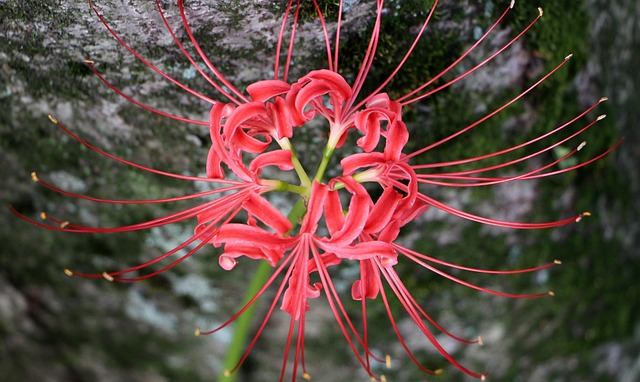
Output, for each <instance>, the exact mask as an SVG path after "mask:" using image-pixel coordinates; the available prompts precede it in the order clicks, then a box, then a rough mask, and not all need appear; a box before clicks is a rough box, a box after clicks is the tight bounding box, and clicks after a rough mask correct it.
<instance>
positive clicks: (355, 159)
mask: <svg viewBox="0 0 640 382" xmlns="http://www.w3.org/2000/svg"><path fill="white" fill-rule="evenodd" d="M382 163H385V160H384V154H382V153H378V152H373V153H358V154H352V155H349V156H348V157H346V158H343V159H342V160H341V161H340V164H341V165H342V175H343V176H349V175H353V174H354V173H355V172H356V171H358V170H359V169H361V168H366V167H372V166H375V165H377V164H382Z"/></svg>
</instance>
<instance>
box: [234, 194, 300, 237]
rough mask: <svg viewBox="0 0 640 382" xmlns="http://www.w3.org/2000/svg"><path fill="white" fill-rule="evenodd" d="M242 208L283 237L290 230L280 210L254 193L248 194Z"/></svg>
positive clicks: (289, 224)
mask: <svg viewBox="0 0 640 382" xmlns="http://www.w3.org/2000/svg"><path fill="white" fill-rule="evenodd" d="M242 207H243V208H244V209H245V210H246V211H247V212H248V213H249V214H250V215H252V216H255V217H256V218H258V219H260V221H262V222H263V223H264V224H266V225H267V226H268V227H270V228H273V229H274V230H275V231H276V232H277V233H279V234H280V235H284V234H285V233H287V232H288V231H290V230H291V228H292V225H291V222H290V221H289V219H287V218H286V217H285V216H284V215H283V214H282V212H280V210H278V209H277V208H275V207H274V206H273V205H272V204H271V203H269V202H268V201H267V200H266V199H264V198H263V197H261V196H260V195H258V194H257V193H255V192H251V193H249V195H248V197H247V199H246V200H245V201H244V203H243V204H242Z"/></svg>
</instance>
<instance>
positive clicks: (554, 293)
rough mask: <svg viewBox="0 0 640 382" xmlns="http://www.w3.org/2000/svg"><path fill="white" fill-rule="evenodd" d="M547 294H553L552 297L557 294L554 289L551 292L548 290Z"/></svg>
mask: <svg viewBox="0 0 640 382" xmlns="http://www.w3.org/2000/svg"><path fill="white" fill-rule="evenodd" d="M547 294H548V295H549V296H552V297H553V296H555V295H556V292H554V291H552V290H550V291H549V292H547Z"/></svg>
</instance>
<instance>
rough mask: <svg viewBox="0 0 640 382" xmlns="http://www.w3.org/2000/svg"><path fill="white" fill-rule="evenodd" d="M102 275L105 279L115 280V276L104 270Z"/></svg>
mask: <svg viewBox="0 0 640 382" xmlns="http://www.w3.org/2000/svg"><path fill="white" fill-rule="evenodd" d="M102 277H104V279H105V280H107V281H113V280H114V279H113V276H111V275H110V274H108V273H107V272H102Z"/></svg>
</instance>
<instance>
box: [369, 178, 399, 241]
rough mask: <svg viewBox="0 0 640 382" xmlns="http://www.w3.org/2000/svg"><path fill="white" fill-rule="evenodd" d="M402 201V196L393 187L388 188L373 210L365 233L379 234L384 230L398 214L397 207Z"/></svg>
mask: <svg viewBox="0 0 640 382" xmlns="http://www.w3.org/2000/svg"><path fill="white" fill-rule="evenodd" d="M401 199H402V195H401V194H400V193H399V192H397V191H396V190H394V189H393V187H386V188H385V189H384V191H383V192H382V195H381V196H380V198H379V199H378V200H377V201H376V203H375V204H374V206H373V208H372V209H371V212H370V213H369V219H368V220H367V224H366V225H365V227H364V231H365V232H368V233H377V232H379V231H380V230H382V229H383V228H384V227H385V226H386V225H387V224H388V223H389V220H390V219H391V217H392V216H393V215H394V213H395V212H396V207H397V206H398V203H399V202H400V200H401Z"/></svg>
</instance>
